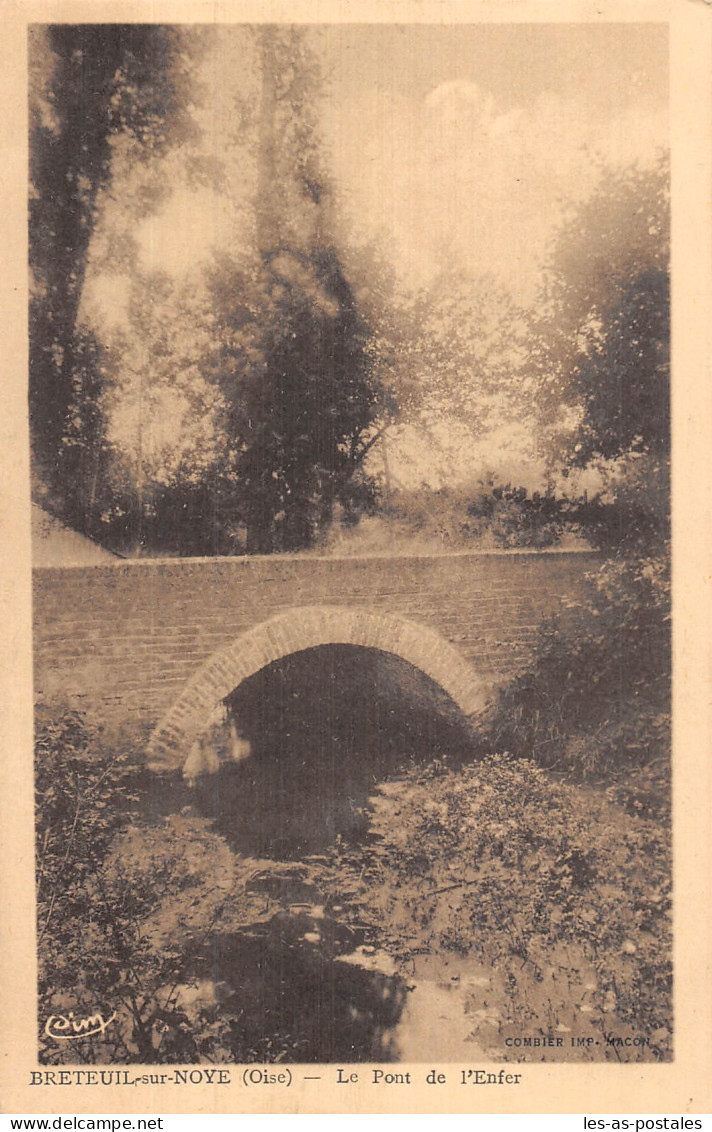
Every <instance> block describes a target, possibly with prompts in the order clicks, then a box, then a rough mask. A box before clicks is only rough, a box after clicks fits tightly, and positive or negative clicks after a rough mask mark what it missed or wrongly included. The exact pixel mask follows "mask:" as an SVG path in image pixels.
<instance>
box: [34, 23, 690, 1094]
mask: <svg viewBox="0 0 712 1132" xmlns="http://www.w3.org/2000/svg"><path fill="white" fill-rule="evenodd" d="M27 51H28V56H27V58H28V95H29V103H28V106H29V110H28V127H29V135H28V137H29V143H28V144H29V185H30V187H29V203H28V210H29V212H28V215H29V377H28V398H27V400H28V414H29V437H30V440H29V443H30V452H31V456H30V460H31V470H30V478H31V526H32V531H31V534H32V567H33V569H32V603H33V604H32V626H33V629H32V632H33V644H32V649H33V665H34V691H33V699H34V711H35V717H34V796H35V866H34V872H35V884H36V946H35V950H36V963H37V986H36V999H37V1045H36V1051H35V1054H34V1056H35V1057H36V1059H37V1064H38V1066H39V1067H40V1068H41V1072H39V1077H40V1078H42V1073H43V1072H45V1071H50V1070H52V1069H53V1068H54V1067H58V1068H60V1069H61V1068H62V1067H65V1066H79V1067H82V1066H97V1067H99V1068H100V1070H101V1073H102V1078H101V1083H102V1084H112V1083H116V1084H118V1083H120V1080H121V1078H122V1076H123V1077H125V1076H126V1070H125V1068H124V1067H127V1066H128V1067H131V1066H137V1065H142V1066H149V1067H161V1066H169V1067H174V1066H183V1067H186V1066H187V1067H190V1066H203V1067H205V1066H208V1067H212V1066H230V1065H233V1066H234V1065H241V1066H244V1065H247V1066H249V1065H253V1064H254V1065H257V1066H262V1067H269V1066H272V1065H279V1066H289V1065H307V1066H308V1065H310V1064H312V1065H321V1066H324V1065H330V1066H336V1065H352V1064H358V1063H368V1064H369V1065H374V1066H379V1067H380V1068H377V1069H374V1070H372V1072H373V1073H377V1074H381V1077H380V1079H377V1080H376V1081H375V1084H378V1083H379V1080H382V1081H386V1075H387V1077H388V1078H389V1079H391V1080H392V1081H393V1082H395V1083H396V1084H399V1083H402V1084H405V1085H407V1084H409V1081H407V1080H406V1078H408V1077H409V1076H410V1070H406V1069H405V1068H404V1067H405V1066H406V1065H409V1066H410V1065H421V1066H423V1068H424V1069H428V1068H429V1067H430V1066H433V1065H445V1066H447V1065H450V1064H458V1065H466V1066H471V1067H477V1068H470V1069H462V1070H460V1071H459V1072H461V1073H462V1074H465V1075H466V1074H467V1073H468V1072H469V1073H471V1074H484V1078H480V1079H475V1078H474V1077H473V1078H472V1083H474V1084H485V1083H486V1084H495V1083H497V1082H496V1081H494V1080H493V1081H492V1082H490V1081H488V1080H487V1077H488V1076H491V1077H493V1078H496V1077H497V1075H499V1081H498V1083H499V1084H502V1081H503V1077H506V1080H507V1083H508V1084H511V1085H516V1084H518V1082H519V1080H521V1076H522V1073H523V1071H524V1068H526V1066H527V1065H531V1064H536V1063H542V1062H543V1063H547V1064H552V1063H554V1064H558V1063H564V1064H566V1063H576V1064H594V1063H598V1064H610V1065H614V1066H618V1065H620V1064H624V1065H630V1064H632V1063H635V1064H640V1065H642V1064H644V1063H648V1064H656V1063H668V1062H671V1061H673V1060H674V1058H675V1056H676V1041H677V1035H676V1030H675V1024H674V1013H673V974H674V972H673V916H672V891H673V886H672V821H671V671H672V660H671V625H672V619H671V601H670V522H671V504H670V460H671V412H670V398H671V383H670V121H669V114H670V96H669V75H668V69H669V51H670V43H669V28H668V25H667V24H666V23H665V22H654V21H650V22H630V23H626V22H606V21H605V20H598V21H590V22H584V21H581V22H574V21H571V22H542V21H536V22H526V21H524V22H509V23H498V22H481V23H458V24H455V23H432V22H430V23H417V22H416V23H407V22H382V21H381V22H374V23H367V22H364V23H343V22H336V21H335V22H333V23H327V22H319V23H298V22H294V23H292V22H289V21H279V22H278V21H275V22H273V23H270V22H253V23H251V22H234V23H222V24H221V23H200V22H196V23H185V22H184V23H168V22H167V23H140V22H139V23H120V22H115V23H108V22H62V21H56V22H45V23H31V24H30V26H29V28H28V35H27ZM676 820H677V819H676ZM184 1071H185V1072H186V1073H187V1070H184ZM130 1072H131V1073H133V1072H134V1071H133V1070H130ZM154 1072H156V1074H157V1076H160V1075H161V1074H160V1070H155V1071H154ZM171 1072H173V1070H172V1069H171ZM254 1072H266V1070H257V1069H256V1070H254ZM339 1072H341V1070H339ZM432 1072H433V1074H434V1073H435V1070H433V1071H432ZM149 1077H150V1074H149ZM400 1078H402V1079H403V1081H402V1082H401V1081H400V1080H399V1079H400ZM32 1083H33V1084H34V1083H36V1082H34V1081H33V1082H32ZM149 1083H150V1082H149ZM340 1083H341V1082H340ZM430 1083H431V1084H434V1083H435V1081H433V1082H430ZM462 1083H463V1084H466V1083H468V1078H467V1077H466V1076H465V1077H464V1078H463V1081H462Z"/></svg>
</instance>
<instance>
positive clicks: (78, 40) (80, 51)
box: [29, 24, 191, 525]
mask: <svg viewBox="0 0 712 1132" xmlns="http://www.w3.org/2000/svg"><path fill="white" fill-rule="evenodd" d="M30 54H31V58H32V61H33V63H34V66H35V69H36V71H39V72H40V73H41V75H40V82H39V83H37V84H36V85H35V86H34V88H33V89H32V92H31V93H32V98H31V106H30V118H31V146H30V178H31V194H30V196H31V199H30V218H29V236H30V267H31V272H32V291H31V307H30V385H29V403H30V424H31V436H32V449H33V462H34V469H35V471H36V473H37V477H38V478H39V479H41V480H42V481H43V483H44V484H45V486H46V487H48V488H49V489H50V492H51V493H52V497H53V499H54V504H55V506H56V507H58V508H59V509H60V510H62V511H63V512H64V514H65V515H66V516H67V517H68V518H69V519H70V520H71V521H73V522H75V523H76V524H77V525H83V515H84V514H85V507H84V506H83V502H84V501H83V500H80V501H78V500H77V499H76V498H75V497H74V491H73V486H72V485H73V484H78V483H84V482H86V480H87V478H89V479H93V478H94V476H93V474H88V473H87V469H86V468H84V467H83V465H82V460H84V459H85V458H86V457H87V455H88V454H91V458H92V459H94V458H95V445H94V442H93V441H92V439H91V438H90V437H89V436H88V433H86V432H85V435H84V438H83V442H82V443H78V442H77V411H78V406H79V407H81V408H84V407H86V406H87V405H89V403H90V402H91V401H92V398H94V397H95V395H96V386H95V377H96V374H95V373H94V374H92V376H91V377H90V379H89V382H88V386H87V385H84V384H83V380H84V378H83V375H84V377H86V375H87V372H88V371H87V358H88V353H91V352H92V351H93V350H94V349H95V347H94V345H92V343H91V342H90V343H88V344H87V341H86V336H85V335H83V334H82V333H79V332H78V313H79V305H80V302H81V295H82V287H83V282H84V276H85V271H86V264H87V254H88V248H89V242H90V239H91V235H92V232H93V229H94V223H95V219H96V215H97V207H98V199H99V194H100V191H101V189H102V188H103V187H104V186H106V184H107V183H108V181H109V179H110V176H111V164H112V151H113V146H114V144H115V141H116V139H117V138H118V137H120V136H122V135H123V136H130V137H131V138H132V139H133V141H134V142H135V152H136V156H137V158H140V157H141V156H142V155H143V154H146V153H148V152H150V151H155V150H156V149H160V148H161V147H164V146H166V145H168V144H170V143H171V142H173V141H176V140H177V139H179V138H181V137H185V136H186V134H187V132H189V131H190V129H191V118H190V112H189V98H188V96H187V90H186V67H185V60H184V57H183V55H182V53H181V50H180V33H179V32H176V31H174V30H172V29H169V28H164V27H160V26H148V25H139V24H136V25H108V24H83V25H71V24H62V25H51V26H47V27H36V28H33V29H32V31H31V36H30ZM42 78H43V79H44V81H41V79H42ZM89 415H90V416H91V413H90V414H89ZM93 426H94V427H95V428H96V427H97V426H98V421H97V420H96V419H94V421H93ZM72 434H73V438H74V440H73V442H70V443H69V444H67V443H66V441H67V439H68V437H70V435H72ZM80 457H81V459H80V462H79V466H77V459H78V458H80ZM67 463H68V464H69V467H68V466H67ZM82 473H85V474H82Z"/></svg>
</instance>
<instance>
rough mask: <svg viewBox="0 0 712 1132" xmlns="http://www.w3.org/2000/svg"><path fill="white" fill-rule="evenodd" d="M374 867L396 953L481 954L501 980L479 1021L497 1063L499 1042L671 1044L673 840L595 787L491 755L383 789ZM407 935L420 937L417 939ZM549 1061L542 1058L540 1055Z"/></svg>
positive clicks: (375, 897) (651, 1047) (659, 1052)
mask: <svg viewBox="0 0 712 1132" xmlns="http://www.w3.org/2000/svg"><path fill="white" fill-rule="evenodd" d="M389 797H390V802H391V806H392V807H393V810H394V811H395V812H396V813H397V814H398V820H397V821H395V822H394V821H393V819H392V816H391V813H392V811H390V810H389V811H388V812H386V811H385V810H383V811H382V813H381V820H380V821H379V822H377V830H378V833H379V839H378V842H377V845H376V847H375V849H374V850H373V854H372V857H371V863H370V869H369V873H368V878H369V892H368V894H366V895H362V894H359V898H360V899H364V900H365V902H366V904H367V906H369V907H370V908H371V909H372V910H373V911H372V913H371V914H372V915H374V916H375V917H377V919H378V922H379V923H381V924H382V925H384V927H383V931H384V933H385V935H386V938H387V939H388V943H389V947H390V949H391V950H392V951H395V952H397V953H400V954H401V955H402V956H403V957H404V958H405V957H408V956H411V955H412V953H413V950H414V948H415V949H417V948H418V946H420V947H422V946H423V944H426V945H427V948H428V950H429V951H430V952H432V953H434V954H442V953H443V952H444V953H447V952H451V953H454V954H456V955H460V956H467V955H470V956H479V957H480V958H481V959H482V960H483V961H484V962H485V963H486V964H487V965H488V967H487V969H488V970H489V969H492V968H493V969H494V971H495V972H496V980H495V982H494V983H492V984H491V986H490V987H489V993H487V994H486V995H485V996H484V997H485V999H486V1001H485V1003H484V1009H481V1010H479V1011H474V1012H473V1023H474V1024H475V1032H474V1035H473V1037H474V1040H475V1041H476V1042H477V1043H478V1044H480V1045H484V1046H485V1048H487V1049H488V1051H489V1052H490V1053H492V1054H493V1055H496V1056H497V1057H498V1058H502V1057H503V1056H508V1057H512V1056H515V1057H517V1058H519V1057H521V1056H524V1057H526V1056H530V1057H535V1058H541V1057H542V1056H543V1055H542V1054H541V1052H539V1053H537V1052H536V1051H534V1052H533V1053H531V1052H530V1053H529V1054H527V1053H526V1052H525V1051H523V1050H521V1049H518V1050H516V1052H515V1053H513V1052H512V1050H510V1051H509V1052H507V1050H506V1047H505V1046H504V1039H505V1038H506V1037H507V1035H514V1036H519V1035H521V1034H522V1033H529V1034H549V1035H563V1036H564V1037H565V1039H566V1041H567V1047H566V1051H565V1052H564V1053H563V1054H562V1056H563V1057H564V1059H570V1058H571V1056H572V1054H571V1049H570V1047H569V1046H568V1037H569V1036H570V1035H574V1036H576V1035H580V1034H594V1035H596V1037H597V1038H598V1039H599V1044H598V1048H597V1049H591V1050H590V1051H589V1053H588V1055H587V1056H588V1057H590V1058H593V1059H596V1060H598V1059H601V1058H603V1057H608V1058H611V1059H617V1058H620V1057H621V1049H620V1048H619V1047H616V1046H615V1045H614V1044H611V1045H610V1046H608V1045H607V1043H606V1039H605V1034H606V1033H609V1034H613V1035H616V1036H617V1037H619V1038H624V1037H631V1036H634V1037H635V1038H636V1042H640V1044H639V1045H637V1049H636V1051H635V1052H633V1053H632V1054H631V1052H630V1050H627V1051H626V1052H625V1054H623V1056H624V1057H625V1059H629V1058H630V1057H631V1056H632V1058H633V1059H643V1060H647V1059H650V1058H651V1057H652V1058H659V1059H666V1058H668V1057H669V1056H670V1049H671V1045H670V1043H671V1027H672V1017H671V1007H672V1003H671V956H670V844H669V832H668V831H667V830H666V829H665V828H664V827H663V828H661V826H660V824H659V822H658V821H656V820H650V819H649V818H647V817H645V816H641V815H639V814H638V813H637V812H636V813H635V814H634V815H633V816H630V815H628V814H626V813H624V812H623V811H622V810H621V809H619V808H618V807H617V806H616V805H615V804H613V803H612V800H611V799H610V798H609V797H607V796H606V795H604V794H602V793H596V792H593V791H588V792H586V793H584V792H582V790H581V788H580V787H577V786H572V785H566V784H563V783H559V784H556V783H554V782H553V781H552V780H551V778H550V777H549V775H547V774H546V773H545V772H544V771H542V770H541V769H540V768H538V767H536V766H535V765H534V764H533V763H531V762H528V761H519V760H513V759H510V758H507V757H506V756H501V755H496V756H491V757H487V758H485V759H483V760H482V762H480V763H477V764H474V765H471V766H468V767H460V768H458V769H456V770H455V769H453V770H447V769H444V768H440V769H439V770H438V769H433V768H430V769H427V770H426V771H424V772H422V771H421V772H417V773H414V774H413V775H412V776H411V779H410V780H409V781H407V782H406V783H401V784H398V785H396V786H394V787H392V788H391V790H390V794H389ZM414 939H415V940H416V941H417V942H416V943H415V944H414ZM550 1056H556V1054H553V1055H552V1054H551V1053H550V1052H549V1051H547V1054H546V1057H547V1058H548V1057H550Z"/></svg>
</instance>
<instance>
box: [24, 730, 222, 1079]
mask: <svg viewBox="0 0 712 1132" xmlns="http://www.w3.org/2000/svg"><path fill="white" fill-rule="evenodd" d="M135 770H136V768H135V766H133V765H132V760H131V758H130V755H129V754H126V753H122V754H118V755H114V754H108V753H106V752H104V751H102V749H101V746H100V743H99V737H98V736H97V734H96V733H95V732H94V731H92V729H91V728H89V727H87V725H86V724H85V722H84V721H83V719H82V717H81V716H80V715H79V714H77V713H76V712H65V713H64V714H63V715H62V716H61V717H60V718H59V719H58V720H57V721H51V720H49V721H45V722H43V723H42V724H41V725H40V726H39V727H38V731H37V737H36V835H37V915H38V963H39V979H38V982H39V987H38V989H39V1007H40V1057H41V1058H42V1060H45V1061H47V1062H64V1061H70V1062H77V1061H79V1062H102V1061H112V1062H121V1061H129V1062H131V1061H142V1062H147V1063H151V1062H157V1061H162V1060H164V1059H166V1058H168V1060H185V1061H189V1060H197V1059H198V1058H199V1057H200V1055H201V1053H205V1051H206V1049H207V1048H209V1047H210V1035H209V1033H207V1032H205V1031H201V1030H200V1029H199V1028H198V1030H197V1031H196V1032H195V1033H193V1031H192V1029H191V1028H190V1027H186V1025H185V1018H184V1017H183V1014H182V1013H181V1012H180V1010H179V1009H178V994H179V988H180V987H181V985H182V984H185V983H189V982H190V981H191V980H192V978H193V975H192V965H193V962H194V960H195V957H196V955H197V954H199V953H200V950H201V948H203V947H204V946H205V942H206V940H207V939H208V938H209V937H210V936H211V933H212V932H213V930H214V928H215V925H216V923H217V919H218V918H219V915H220V911H221V901H222V900H223V899H224V897H225V894H226V891H227V889H228V888H229V885H230V880H231V871H230V865H231V861H232V854H231V853H230V851H229V850H228V849H227V847H226V846H225V844H224V843H223V842H222V841H221V839H220V838H218V837H217V836H216V835H215V834H213V833H211V832H210V831H209V830H208V828H207V823H205V822H202V821H198V820H194V819H189V818H186V817H183V816H180V815H179V816H175V817H171V818H168V819H166V821H165V822H164V823H163V825H162V826H159V827H141V826H130V825H129V818H128V811H129V808H130V804H131V803H132V802H133V801H135V800H136V795H135V794H133V793H132V788H131V783H132V776H133V775H134V774H135ZM134 781H135V779H134ZM97 1010H101V1011H103V1013H104V1017H108V1016H109V1015H111V1014H113V1013H114V1012H115V1013H116V1020H115V1022H114V1023H113V1024H112V1025H111V1027H110V1028H109V1029H107V1030H106V1032H105V1034H103V1035H95V1036H92V1037H77V1038H76V1039H73V1040H69V1041H64V1042H62V1043H61V1045H60V1044H58V1043H55V1042H54V1041H50V1040H48V1039H47V1038H46V1036H45V1033H44V1026H45V1022H46V1020H47V1018H48V1017H49V1016H50V1015H52V1014H55V1015H64V1016H66V1015H68V1013H69V1012H70V1011H73V1012H74V1015H75V1017H87V1016H90V1015H93V1014H95V1012H96V1011H97ZM203 1021H204V1022H205V1024H206V1026H207V1025H208V1021H207V1020H206V1019H204V1020H203ZM212 1021H213V1020H211V1022H210V1024H212Z"/></svg>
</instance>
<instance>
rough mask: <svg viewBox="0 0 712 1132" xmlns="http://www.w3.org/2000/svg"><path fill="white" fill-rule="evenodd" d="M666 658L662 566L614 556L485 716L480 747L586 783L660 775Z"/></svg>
mask: <svg viewBox="0 0 712 1132" xmlns="http://www.w3.org/2000/svg"><path fill="white" fill-rule="evenodd" d="M670 658H671V648H670V615H669V578H668V573H667V563H666V560H665V559H662V558H659V557H658V558H645V559H642V560H640V561H635V560H633V561H628V560H623V561H615V560H610V561H608V562H606V563H605V564H604V565H603V566H602V568H601V569H600V571H599V573H598V574H597V576H596V579H595V585H594V587H593V588H592V590H591V593H590V596H589V597H588V598H587V600H585V601H583V602H581V603H580V604H577V605H574V606H572V607H571V608H570V610H569V615H568V617H567V618H566V619H562V620H561V621H559V622H558V623H554V624H550V625H549V626H548V627H546V628H545V630H543V631H542V634H541V635H540V639H539V643H538V647H537V649H536V651H535V654H534V657H533V661H532V663H531V665H530V667H529V668H528V670H527V671H525V672H524V673H522V674H521V675H519V676H518V677H516V678H515V679H514V680H513V681H512V682H511V683H510V684H509V685H508V686H507V687H506V688H504V689H503V690H502V691H501V692H500V694H499V696H498V698H497V700H496V702H495V703H494V705H493V706H492V707H491V708H490V709H489V710H488V712H487V713H486V714H485V716H484V717H483V718H482V720H481V730H480V737H479V740H478V742H479V744H480V746H481V749H482V750H485V751H509V752H511V753H512V754H516V755H519V756H522V757H526V758H531V759H534V760H535V761H536V762H537V763H538V764H539V765H541V766H545V767H550V768H553V769H557V770H567V771H570V770H573V771H577V772H579V773H580V774H581V775H582V776H584V777H590V776H604V777H605V776H609V777H611V778H612V779H613V780H615V779H616V778H617V777H620V775H622V774H625V773H627V772H629V771H630V770H631V769H633V768H639V767H643V766H646V767H652V766H653V765H658V766H659V767H660V769H661V775H662V776H663V777H664V775H665V773H666V768H667V767H668V763H669V741H670Z"/></svg>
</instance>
